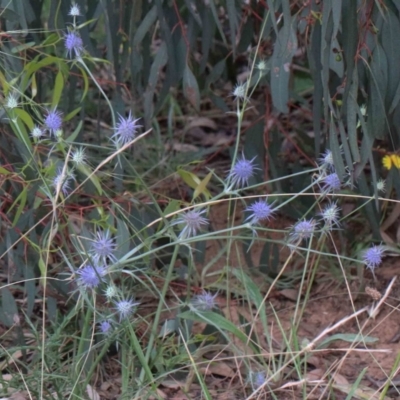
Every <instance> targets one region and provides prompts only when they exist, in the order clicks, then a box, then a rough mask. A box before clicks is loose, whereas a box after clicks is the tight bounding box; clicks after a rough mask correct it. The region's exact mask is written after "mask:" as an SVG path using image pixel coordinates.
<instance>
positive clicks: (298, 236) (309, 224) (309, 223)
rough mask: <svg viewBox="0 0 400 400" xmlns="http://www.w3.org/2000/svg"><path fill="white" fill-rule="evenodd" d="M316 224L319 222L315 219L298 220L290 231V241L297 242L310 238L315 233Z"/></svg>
mask: <svg viewBox="0 0 400 400" xmlns="http://www.w3.org/2000/svg"><path fill="white" fill-rule="evenodd" d="M316 225H317V223H316V222H315V221H314V220H313V219H309V220H306V219H305V220H303V221H299V222H297V223H296V224H295V225H294V226H293V230H292V232H291V233H290V241H292V242H297V241H301V240H304V239H309V238H310V237H311V236H312V235H313V233H314V230H315V228H316Z"/></svg>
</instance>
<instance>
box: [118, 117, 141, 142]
mask: <svg viewBox="0 0 400 400" xmlns="http://www.w3.org/2000/svg"><path fill="white" fill-rule="evenodd" d="M139 119H140V118H137V119H133V117H132V113H131V112H129V115H128V117H127V118H124V117H122V116H121V115H120V116H119V121H118V123H117V125H116V127H115V133H114V134H113V135H112V139H113V140H114V141H115V143H117V144H118V145H124V144H126V143H129V142H131V141H132V140H133V139H135V136H136V132H137V131H138V129H139V128H140V127H141V125H138V123H137V122H138V121H139Z"/></svg>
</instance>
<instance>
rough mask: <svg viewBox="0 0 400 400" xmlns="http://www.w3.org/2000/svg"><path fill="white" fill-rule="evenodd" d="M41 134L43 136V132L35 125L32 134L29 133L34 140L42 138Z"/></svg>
mask: <svg viewBox="0 0 400 400" xmlns="http://www.w3.org/2000/svg"><path fill="white" fill-rule="evenodd" d="M43 134H44V132H43V130H42V129H41V128H40V127H38V126H37V125H35V126H34V127H33V129H32V132H31V136H32V137H33V138H34V139H40V138H41V137H42V136H43Z"/></svg>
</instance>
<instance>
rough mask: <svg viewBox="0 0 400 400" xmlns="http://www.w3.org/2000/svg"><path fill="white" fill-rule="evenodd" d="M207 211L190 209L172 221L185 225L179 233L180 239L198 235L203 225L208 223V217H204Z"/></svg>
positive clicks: (173, 223)
mask: <svg viewBox="0 0 400 400" xmlns="http://www.w3.org/2000/svg"><path fill="white" fill-rule="evenodd" d="M205 212H206V210H201V211H198V210H189V211H187V212H185V213H184V214H181V215H180V216H179V218H177V219H176V220H175V221H173V222H172V225H184V227H183V229H182V231H181V233H180V234H179V238H180V239H187V238H189V237H193V236H196V235H197V232H198V231H200V230H201V228H202V226H204V225H208V220H207V218H204V217H202V214H204V213H205Z"/></svg>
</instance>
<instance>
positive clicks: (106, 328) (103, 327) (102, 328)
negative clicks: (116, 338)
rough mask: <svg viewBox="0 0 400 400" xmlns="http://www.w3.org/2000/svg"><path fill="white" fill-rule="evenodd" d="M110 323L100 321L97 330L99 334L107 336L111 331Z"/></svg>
mask: <svg viewBox="0 0 400 400" xmlns="http://www.w3.org/2000/svg"><path fill="white" fill-rule="evenodd" d="M111 328H112V326H111V322H110V321H108V320H105V321H101V322H100V324H99V329H100V331H101V333H104V334H105V335H108V334H109V333H110V331H111Z"/></svg>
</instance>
